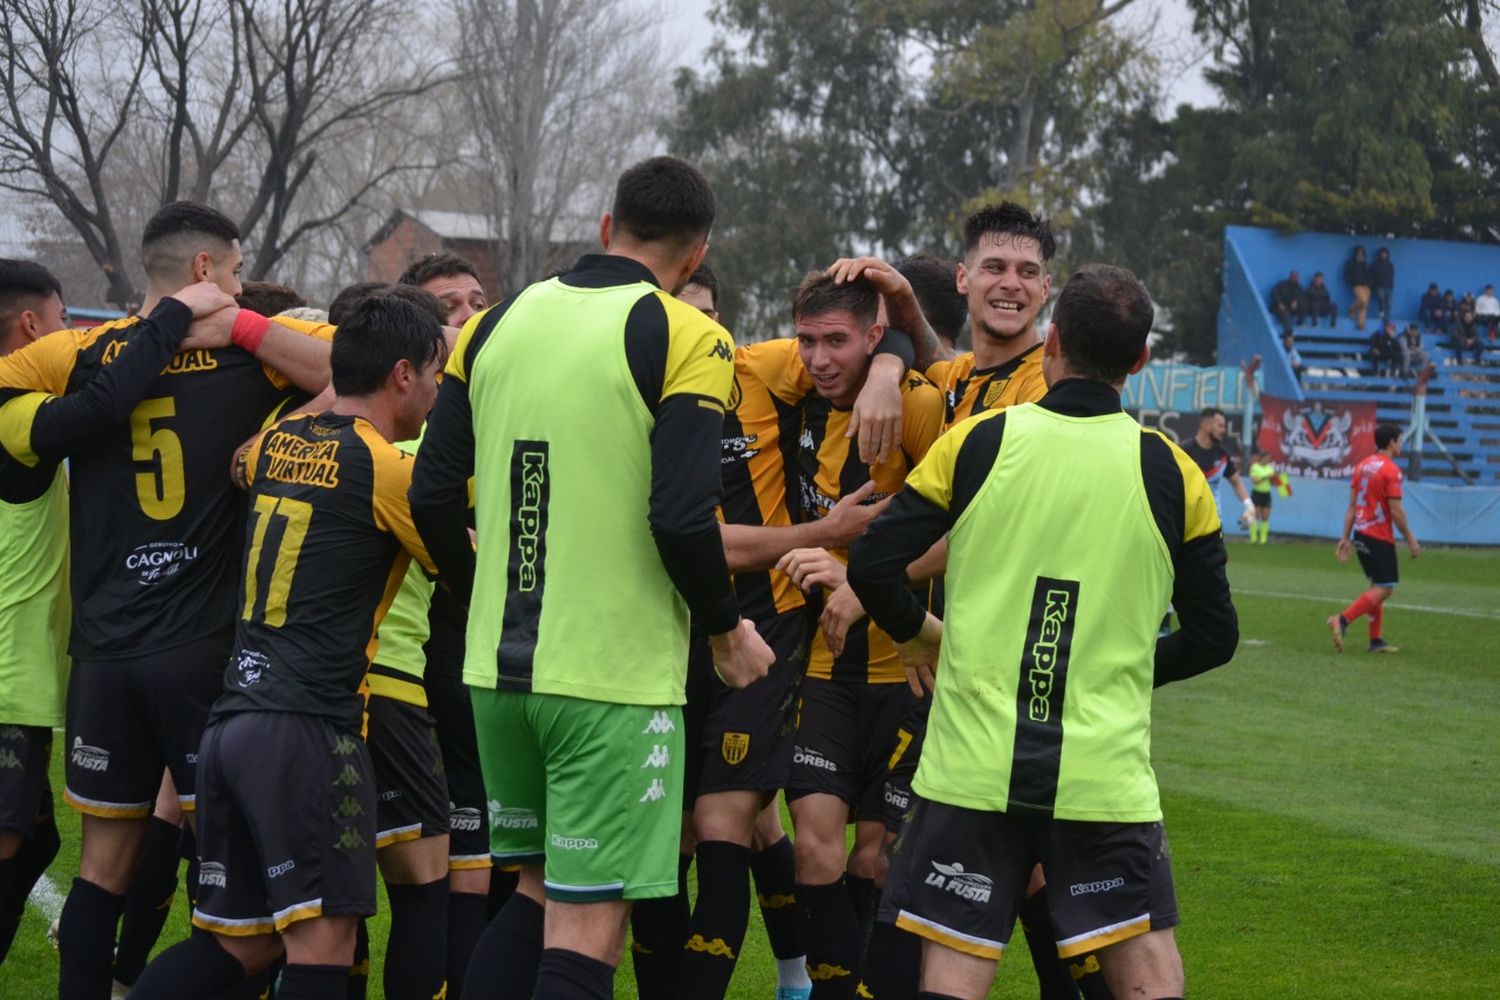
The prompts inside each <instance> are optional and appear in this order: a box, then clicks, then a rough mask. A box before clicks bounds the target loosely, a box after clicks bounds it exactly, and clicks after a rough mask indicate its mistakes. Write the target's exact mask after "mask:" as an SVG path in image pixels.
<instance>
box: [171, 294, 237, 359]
mask: <svg viewBox="0 0 1500 1000" xmlns="http://www.w3.org/2000/svg"><path fill="white" fill-rule="evenodd" d="M239 314H240V310H239V307H238V306H236V305H235V304H234V303H233V302H230V304H229V306H228V307H226V308H223V309H217V310H215V311H214V312H212V313H209V314H208V315H206V316H201V317H200V316H197V315H196V314H195V315H194V317H193V323H192V325H191V326H189V327H188V335H187V337H185V338H184V339H183V341H182V349H183V350H210V351H212V350H219V349H221V348H225V347H228V346H229V345H230V344H231V343H232V342H233V341H232V339H231V337H232V335H233V333H234V321H235V318H236V317H238V316H239Z"/></svg>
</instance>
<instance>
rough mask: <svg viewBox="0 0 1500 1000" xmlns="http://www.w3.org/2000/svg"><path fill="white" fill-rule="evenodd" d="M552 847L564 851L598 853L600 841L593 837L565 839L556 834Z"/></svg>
mask: <svg viewBox="0 0 1500 1000" xmlns="http://www.w3.org/2000/svg"><path fill="white" fill-rule="evenodd" d="M552 846H553V847H559V848H562V849H563V850H564V851H597V850H598V849H599V841H597V840H595V839H594V838H593V837H564V836H563V835H562V834H560V833H554V834H553V835H552Z"/></svg>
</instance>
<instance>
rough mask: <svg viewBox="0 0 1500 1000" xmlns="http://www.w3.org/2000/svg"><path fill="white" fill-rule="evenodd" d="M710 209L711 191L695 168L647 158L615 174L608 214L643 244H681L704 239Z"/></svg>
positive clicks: (712, 208)
mask: <svg viewBox="0 0 1500 1000" xmlns="http://www.w3.org/2000/svg"><path fill="white" fill-rule="evenodd" d="M716 211H717V203H716V202H715V200H714V190H713V188H712V187H710V186H709V183H708V179H707V178H706V177H704V176H703V174H701V173H700V172H699V171H698V168H697V167H694V166H693V165H692V164H691V163H688V162H687V161H686V160H679V159H678V158H677V157H675V156H653V157H651V158H650V159H649V160H642V161H641V162H640V163H637V164H636V165H635V166H633V167H630V168H629V169H627V170H626V171H625V172H624V173H622V174H621V175H620V179H619V180H618V181H616V182H615V200H614V204H613V206H612V207H611V208H610V216H611V218H613V220H614V224H615V226H616V227H618V228H620V229H623V230H624V231H625V232H627V233H629V234H630V235H631V236H634V237H635V238H636V239H638V240H640V241H641V242H643V243H675V244H680V245H682V246H686V245H687V244H690V243H694V242H697V241H698V240H700V239H702V238H703V237H705V236H707V235H708V232H709V230H711V229H712V228H713V225H714V213H715V212H716Z"/></svg>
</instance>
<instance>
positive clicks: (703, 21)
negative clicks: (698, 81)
mask: <svg viewBox="0 0 1500 1000" xmlns="http://www.w3.org/2000/svg"><path fill="white" fill-rule="evenodd" d="M661 2H662V4H663V6H664V7H665V9H666V10H668V11H669V12H671V13H670V21H669V23H668V25H667V28H666V31H665V34H666V38H667V41H668V43H669V44H673V45H674V46H675V47H676V48H677V51H678V52H680V53H681V56H680V57H679V58H678V60H677V65H688V64H691V63H694V62H696V61H697V59H698V57H699V56H700V54H701V53H702V52H703V50H704V49H706V48H707V47H708V44H709V42H710V41H712V40H713V32H714V26H713V25H712V24H710V23H709V20H708V11H709V8H710V7H712V6H713V0H661ZM1120 17H1121V18H1123V19H1124V23H1125V24H1126V25H1128V26H1130V27H1132V28H1134V27H1144V26H1151V30H1152V34H1153V39H1154V41H1155V44H1156V47H1157V53H1158V56H1159V58H1160V59H1161V62H1162V72H1163V75H1164V76H1165V77H1166V79H1167V81H1168V86H1167V95H1168V98H1167V107H1166V110H1167V112H1168V113H1170V109H1172V108H1175V107H1176V106H1177V105H1178V104H1182V103H1186V104H1192V105H1195V106H1198V107H1204V106H1207V105H1210V104H1213V103H1214V101H1215V96H1214V92H1213V90H1212V88H1210V87H1209V86H1208V84H1206V83H1205V82H1204V81H1203V74H1202V69H1203V66H1204V64H1205V62H1206V61H1207V59H1206V57H1207V55H1208V50H1207V47H1206V46H1205V45H1204V44H1203V43H1202V42H1200V41H1198V40H1197V39H1195V38H1194V37H1193V32H1192V26H1193V17H1192V13H1191V12H1190V11H1189V10H1188V6H1187V2H1186V0H1136V2H1135V3H1134V4H1132V5H1131V7H1130V8H1128V9H1127V10H1126V11H1125V12H1124V13H1122V14H1121V15H1120Z"/></svg>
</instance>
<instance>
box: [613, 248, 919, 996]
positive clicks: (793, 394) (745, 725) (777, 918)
mask: <svg viewBox="0 0 1500 1000" xmlns="http://www.w3.org/2000/svg"><path fill="white" fill-rule="evenodd" d="M904 292H905V295H906V297H907V298H908V299H909V298H910V297H911V294H912V293H911V289H910V287H909V286H906V287H905V288H904ZM717 296H718V280H717V278H716V276H715V275H714V274H713V272H712V271H710V270H709V269H708V268H707V267H706V266H705V267H700V268H699V269H698V270H697V271H695V272H694V273H693V279H692V281H691V282H690V283H689V284H688V286H687V287H686V288H684V289H683V291H682V293H681V294H680V295H679V296H678V298H680V299H682V300H683V301H685V302H689V303H690V304H693V305H696V306H698V308H700V309H702V310H703V312H704V313H705V314H706V315H708V316H709V317H710V318H713V317H716V315H717V304H718V299H717ZM911 360H912V347H911V344H910V341H909V339H908V338H907V336H906V335H904V334H902V333H899V332H893V333H891V334H889V335H887V336H884V337H882V339H881V341H880V344H879V346H878V347H877V348H876V354H875V356H874V357H873V358H872V359H871V362H870V367H871V373H870V375H869V377H868V378H867V379H866V380H865V385H864V387H863V388H862V389H861V397H862V398H861V399H857V400H856V401H855V404H854V409H855V410H856V411H858V410H860V409H861V403H868V400H869V397H876V396H880V395H882V394H884V395H889V396H891V397H894V401H895V405H894V406H893V407H890V408H889V409H890V412H893V413H894V414H896V415H898V416H899V414H900V412H901V403H900V400H901V382H902V380H903V379H904V377H905V375H906V371H907V369H908V367H909V365H910V363H911ZM734 385H735V391H734V394H733V397H732V400H731V402H732V407H731V409H730V410H729V411H728V412H726V414H725V419H724V431H723V457H722V459H721V462H722V470H723V488H724V499H723V503H722V504H721V507H720V517H721V518H722V520H723V522H724V523H723V527H722V532H723V537H724V547H725V558H726V560H727V562H728V564H729V569H730V571H731V572H732V573H734V584H735V591H736V594H737V596H738V598H739V601H740V610H741V613H742V614H744V615H745V616H746V617H748V618H749V619H750V620H751V621H753V622H754V623H755V626H756V629H757V631H759V632H760V633H761V635H763V636H765V637H766V640H767V642H769V643H770V645H771V647H772V648H773V649H774V650H775V651H776V655H777V658H776V662H775V664H773V665H772V667H771V670H770V673H769V674H768V675H767V677H766V678H765V679H764V680H762V681H759V682H757V683H755V684H753V685H750V686H749V687H747V688H745V689H743V690H738V691H736V690H733V689H730V688H728V687H726V686H725V685H724V684H723V683H722V682H720V681H719V680H718V679H717V678H716V677H715V676H714V674H713V666H712V661H711V659H710V656H709V648H708V644H707V641H706V639H705V638H704V637H702V636H695V637H694V642H693V652H692V654H691V659H690V661H689V665H688V707H687V710H686V721H687V726H686V729H687V733H688V744H687V751H688V755H689V756H688V762H687V772H688V779H687V789H686V791H687V796H686V797H687V799H688V800H689V801H690V805H691V808H692V819H693V826H694V831H695V833H696V838H697V851H696V853H697V863H698V900H697V908H696V909H695V911H694V912H693V915H692V922H691V925H690V927H689V932H688V933H687V934H686V941H687V947H686V950H685V951H684V950H683V949H682V947H681V943H680V942H681V941H682V939H683V937H684V935H682V934H680V933H679V934H678V935H677V941H676V942H674V943H672V945H671V947H672V948H673V949H675V950H677V951H678V952H679V953H681V959H682V960H681V970H680V974H679V977H678V981H677V983H676V995H677V996H679V997H682V998H685V1000H686V998H692V1000H711V998H713V997H722V996H723V995H724V992H725V990H726V989H727V988H728V985H729V980H730V977H731V975H732V974H733V972H734V966H735V960H736V958H737V956H738V952H739V949H740V947H741V945H742V944H743V942H744V937H745V929H746V925H747V923H748V918H749V897H748V889H749V878H748V876H749V875H750V874H751V873H752V872H753V873H754V875H755V883H756V892H757V896H758V898H759V900H760V903H761V911H762V914H763V916H764V918H765V923H766V929H767V933H768V935H769V936H770V938H771V948H772V952H773V954H774V955H775V956H776V960H777V990H778V997H781V998H782V1000H797V998H805V997H806V996H807V995H808V994H809V992H810V991H811V986H812V983H811V980H809V979H808V977H807V971H806V945H805V934H804V933H803V927H802V923H801V920H800V911H799V910H798V909H797V907H796V902H795V900H796V896H795V877H796V873H795V862H794V854H793V848H792V844H791V841H790V840H789V839H787V837H786V834H785V831H784V830H783V829H782V826H781V818H780V815H779V811H778V809H777V807H776V801H775V798H776V792H777V791H778V790H780V789H781V788H782V787H784V786H785V784H786V779H787V771H788V768H789V767H790V764H791V756H792V742H791V737H792V730H793V722H794V715H793V709H794V707H795V704H796V698H797V692H798V690H799V688H800V686H801V680H802V673H803V670H804V668H805V666H806V655H807V641H808V636H809V625H810V618H809V615H808V613H807V607H806V600H805V599H804V597H803V595H802V593H801V591H800V590H798V589H797V587H796V586H794V585H793V584H792V583H791V580H790V579H789V578H788V577H787V576H786V574H784V573H781V572H779V571H777V570H775V569H774V566H775V564H776V562H777V561H778V560H779V559H780V558H781V557H782V556H784V555H786V554H787V553H788V552H790V551H792V550H793V549H796V548H798V547H805V546H826V547H828V548H841V547H843V546H846V545H848V543H849V542H851V541H852V540H853V539H854V538H855V537H856V536H857V535H858V534H859V533H860V532H862V531H863V530H864V528H865V526H866V525H867V524H868V523H869V522H870V521H871V520H872V519H873V518H874V517H875V515H876V514H878V513H879V511H880V509H882V507H881V505H878V504H876V505H865V504H864V501H865V500H866V499H867V498H868V497H869V495H870V494H871V492H872V491H873V490H874V484H873V483H866V484H865V485H864V486H863V487H862V488H860V489H858V490H855V491H852V492H851V493H850V494H849V495H848V496H845V497H843V498H842V499H841V500H840V501H839V503H838V504H836V505H835V506H834V509H833V510H832V511H830V512H829V515H828V516H827V517H824V518H820V519H818V520H815V521H810V522H806V523H801V524H796V523H793V516H792V513H791V509H792V508H795V506H796V504H795V500H791V501H790V506H789V498H788V495H787V478H788V474H789V469H788V466H789V465H790V474H791V475H793V476H795V469H796V466H795V463H794V462H791V459H792V458H793V457H794V456H795V451H796V442H797V439H798V436H799V432H800V429H801V416H802V407H803V403H804V401H805V400H806V399H807V398H808V397H809V396H811V395H813V393H814V389H813V379H812V376H811V375H810V374H809V373H808V370H807V368H806V367H805V366H804V365H803V363H802V358H801V354H800V353H799V352H798V350H797V343H796V341H795V340H791V339H778V340H769V341H764V342H761V343H757V344H750V345H747V346H744V347H740V348H738V349H737V350H736V351H735V382H734ZM882 407H884V403H880V404H875V405H874V406H869V407H866V408H865V409H866V412H869V410H870V409H880V408H882ZM851 422H852V421H851ZM872 423H873V421H869V420H866V421H864V422H863V424H864V428H865V430H867V431H869V432H870V434H871V436H872V437H875V438H877V439H883V438H884V437H885V432H884V431H883V429H882V430H875V429H874V428H873V427H872ZM895 430H896V431H897V432H898V433H899V427H897V428H895ZM683 870H684V872H685V866H684V867H683ZM651 905H652V907H653V908H654V907H655V906H656V905H657V903H656V901H652V904H651ZM683 905H684V906H685V905H686V900H685V895H684V898H683ZM643 909H644V908H643V907H637V908H636V914H635V915H634V916H633V918H632V919H633V924H634V925H635V926H634V927H633V929H634V931H635V933H636V943H637V944H639V943H640V940H641V937H642V936H643V931H649V930H651V928H643V927H641V926H640V921H639V920H637V919H635V917H636V916H638V915H640V914H641V912H642V910H643ZM664 936H665V935H664ZM649 943H650V942H649V941H648V946H649ZM634 953H635V965H636V969H637V979H638V980H639V979H641V978H642V967H643V958H644V956H643V955H642V954H641V950H640V949H635V950H634ZM649 976H650V972H649V971H648V972H647V978H649ZM646 992H647V987H646V986H645V984H643V985H642V995H643V1000H645V994H646Z"/></svg>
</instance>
